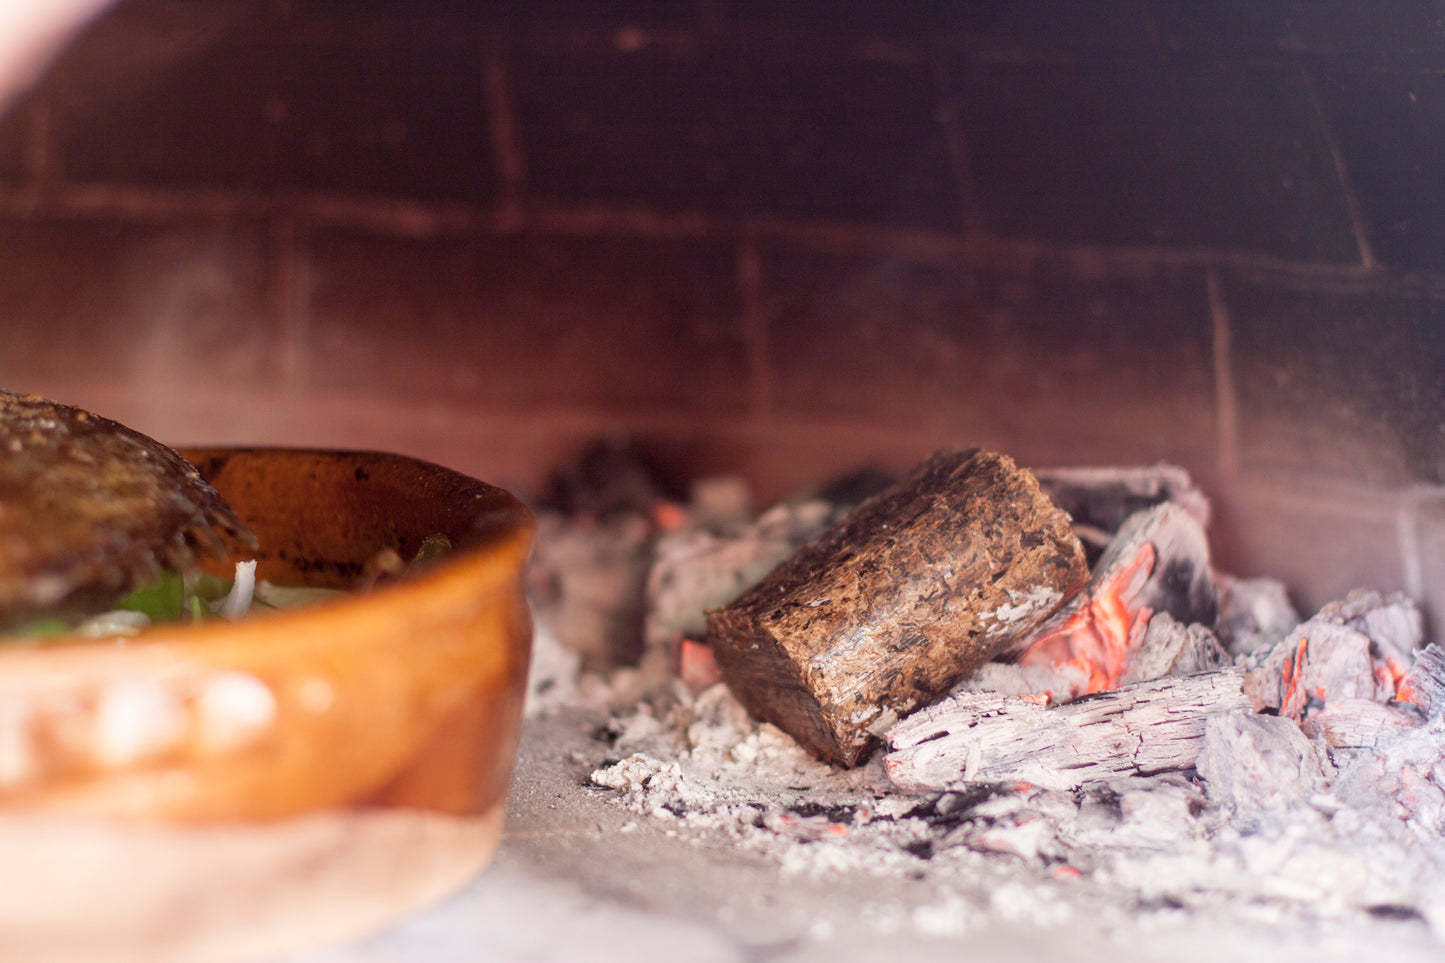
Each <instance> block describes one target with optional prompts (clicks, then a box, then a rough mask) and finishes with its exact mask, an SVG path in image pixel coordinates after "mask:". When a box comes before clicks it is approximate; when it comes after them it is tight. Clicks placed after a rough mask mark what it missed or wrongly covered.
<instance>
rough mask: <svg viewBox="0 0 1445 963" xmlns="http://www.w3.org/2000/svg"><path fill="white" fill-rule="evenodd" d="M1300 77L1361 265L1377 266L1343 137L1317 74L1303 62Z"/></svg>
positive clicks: (1367, 267) (1368, 267)
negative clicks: (1338, 133) (1342, 146)
mask: <svg viewBox="0 0 1445 963" xmlns="http://www.w3.org/2000/svg"><path fill="white" fill-rule="evenodd" d="M1300 78H1301V80H1302V82H1303V83H1304V88H1305V94H1306V95H1307V96H1308V97H1309V99H1310V106H1311V107H1313V108H1314V112H1315V120H1316V121H1317V122H1318V123H1319V125H1320V131H1321V133H1322V135H1323V136H1324V139H1325V143H1326V144H1327V145H1328V146H1329V149H1330V160H1331V162H1332V163H1333V164H1334V168H1335V179H1336V180H1337V181H1339V185H1340V192H1341V193H1342V194H1343V195H1344V198H1345V210H1346V212H1347V213H1348V214H1349V216H1350V230H1351V231H1353V232H1354V235H1355V247H1356V248H1357V249H1358V250H1359V252H1360V264H1361V265H1362V266H1364V267H1365V268H1366V269H1370V268H1374V267H1375V266H1376V264H1377V262H1376V261H1375V249H1374V247H1372V246H1371V244H1370V232H1369V230H1368V228H1367V227H1366V225H1365V213H1364V209H1363V208H1362V207H1361V206H1360V198H1359V195H1358V194H1356V193H1355V185H1354V182H1353V181H1352V180H1351V179H1350V170H1349V166H1348V165H1347V164H1346V163H1345V153H1344V151H1342V150H1341V149H1340V140H1339V138H1338V137H1336V136H1335V127H1334V124H1332V123H1330V116H1329V113H1328V112H1327V111H1326V110H1325V103H1324V100H1323V99H1322V98H1321V97H1320V91H1319V85H1318V84H1316V83H1315V79H1314V76H1313V75H1312V74H1311V73H1310V70H1309V67H1307V66H1306V65H1304V64H1301V65H1300Z"/></svg>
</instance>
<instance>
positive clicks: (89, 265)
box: [0, 220, 283, 391]
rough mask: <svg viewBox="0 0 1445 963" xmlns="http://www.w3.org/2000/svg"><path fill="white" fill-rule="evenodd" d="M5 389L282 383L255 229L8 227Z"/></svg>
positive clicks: (1, 283)
mask: <svg viewBox="0 0 1445 963" xmlns="http://www.w3.org/2000/svg"><path fill="white" fill-rule="evenodd" d="M0 251H3V252H4V256H3V257H0V305H3V306H4V307H3V310H4V315H5V321H4V336H3V338H4V348H3V350H0V384H4V385H5V386H6V387H9V388H12V389H17V390H20V389H28V388H30V387H31V386H32V385H38V384H39V383H42V382H46V381H48V380H50V379H56V378H63V377H72V376H76V375H81V376H86V375H88V376H90V377H93V378H95V379H96V380H112V379H115V378H117V377H125V378H134V379H137V380H140V381H148V382H153V383H156V384H157V385H159V386H165V385H172V386H176V387H177V390H191V389H193V388H194V387H195V386H197V385H208V384H213V383H218V382H230V383H234V384H244V385H247V386H249V387H251V388H252V389H253V390H256V391H264V390H267V389H269V388H274V387H275V386H276V385H277V384H278V382H279V377H280V374H279V369H278V364H277V357H278V346H279V344H280V343H281V341H282V338H283V334H282V332H281V330H280V324H279V322H278V321H277V320H276V319H275V318H273V317H272V316H271V313H270V306H269V305H268V303H267V291H268V285H269V283H270V279H269V272H270V267H269V265H268V258H269V251H268V248H267V244H266V236H265V234H264V233H263V232H262V231H261V230H260V229H259V227H258V226H257V225H249V226H248V225H243V224H226V225H214V224H212V225H206V224H200V225H197V224H190V225H186V224H173V225H166V226H145V225H136V224H124V223H117V222H113V221H107V222H97V221H60V220H50V221H39V222H36V221H8V222H5V221H0Z"/></svg>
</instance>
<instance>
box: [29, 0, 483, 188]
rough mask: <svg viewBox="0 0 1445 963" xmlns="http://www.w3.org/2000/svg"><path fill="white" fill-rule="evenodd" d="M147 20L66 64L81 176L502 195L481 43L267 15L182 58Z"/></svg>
mask: <svg viewBox="0 0 1445 963" xmlns="http://www.w3.org/2000/svg"><path fill="white" fill-rule="evenodd" d="M126 6H129V5H126ZM144 13H146V11H145V9H144V8H142V9H141V10H140V11H139V12H137V13H136V14H135V15H134V16H132V17H131V18H130V19H122V20H120V21H119V22H108V23H107V24H106V25H105V28H104V29H99V30H98V31H97V32H96V34H95V35H93V36H89V37H87V38H86V41H85V43H83V44H81V45H79V47H78V49H77V50H76V51H74V52H73V53H72V55H71V56H70V57H67V59H66V61H65V63H64V65H63V67H64V71H65V79H66V83H65V85H64V87H63V90H64V91H65V96H64V98H63V99H62V100H61V102H60V107H61V110H60V112H59V114H58V123H57V141H58V144H59V158H60V163H61V165H62V168H63V172H64V174H65V176H66V177H68V178H70V179H72V180H78V181H86V182H109V183H133V184H146V185H159V186H164V187H180V188H185V187H201V188H241V189H256V190H265V191H285V190H318V191H340V192H355V193H361V194H380V195H398V196H404V197H414V198H420V199H427V200H456V201H465V202H474V203H487V202H489V201H490V200H491V199H492V198H493V197H494V196H495V192H496V185H495V176H494V172H493V168H492V146H491V133H490V119H489V115H488V110H487V106H486V104H487V101H486V96H485V92H484V80H483V74H484V67H483V60H482V54H481V52H480V47H481V44H480V42H479V40H478V36H477V34H476V33H474V32H468V31H466V30H458V31H456V32H450V33H449V32H445V31H443V30H440V29H438V28H437V27H436V25H435V22H434V21H432V20H426V19H423V20H421V21H420V22H419V23H418V24H416V25H412V26H411V28H409V29H402V28H401V27H398V28H397V29H394V30H391V29H382V27H385V24H382V25H381V27H378V26H376V25H374V24H373V25H371V26H370V27H368V26H367V25H366V24H364V23H360V24H331V25H329V26H328V25H327V24H325V23H322V24H320V25H319V26H318V25H316V24H314V23H313V24H310V29H305V30H302V29H299V28H296V27H294V26H292V25H287V24H280V23H270V22H264V21H263V22H260V23H257V22H254V18H253V20H245V21H243V23H242V26H241V27H239V28H222V27H217V26H214V25H212V26H210V27H208V28H204V29H203V28H201V27H197V28H194V29H192V30H191V31H190V32H188V33H182V34H181V35H180V36H181V37H182V38H183V40H179V41H177V42H174V43H172V44H171V45H169V46H167V44H166V42H165V41H166V34H165V25H164V24H163V23H158V22H155V20H154V18H152V17H147V16H143V15H142V14H144ZM114 19H115V18H112V20H114ZM428 24H430V25H431V26H430V28H428V27H427V25H428ZM343 27H345V29H343ZM132 49H136V50H139V51H150V54H151V55H149V56H141V55H140V54H130V51H131V50H132Z"/></svg>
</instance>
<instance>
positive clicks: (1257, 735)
mask: <svg viewBox="0 0 1445 963" xmlns="http://www.w3.org/2000/svg"><path fill="white" fill-rule="evenodd" d="M1197 768H1198V770H1199V776H1200V778H1201V779H1202V780H1203V781H1204V785H1205V788H1206V791H1207V793H1208V795H1209V800H1210V802H1211V803H1213V804H1214V805H1216V806H1219V807H1221V808H1223V809H1224V810H1225V812H1227V813H1229V814H1230V815H1231V817H1232V818H1233V820H1234V821H1235V823H1236V824H1237V825H1242V826H1245V827H1249V826H1254V825H1257V824H1259V823H1260V822H1261V821H1263V820H1265V819H1267V818H1268V817H1270V816H1272V815H1276V814H1278V813H1280V812H1282V811H1284V810H1287V809H1289V808H1290V807H1291V806H1294V805H1296V804H1299V803H1302V802H1304V801H1305V800H1307V799H1309V798H1310V797H1311V796H1312V795H1314V794H1315V793H1318V792H1321V791H1323V790H1324V789H1325V788H1326V787H1327V786H1328V785H1329V782H1330V780H1331V778H1332V777H1333V776H1334V765H1333V764H1332V763H1331V762H1330V759H1329V756H1328V754H1327V753H1326V752H1325V749H1324V746H1323V745H1322V744H1320V743H1318V742H1315V741H1313V740H1311V739H1309V738H1308V737H1307V736H1305V734H1304V733H1303V732H1301V731H1300V729H1299V726H1297V725H1295V724H1294V723H1293V722H1291V721H1290V720H1288V719H1285V718H1282V717H1280V716H1270V715H1259V714H1256V713H1254V712H1251V711H1248V710H1240V711H1236V712H1229V713H1222V714H1220V715H1218V716H1215V717H1214V718H1212V719H1210V720H1209V721H1208V722H1207V723H1206V725H1205V728H1204V740H1203V745H1202V747H1201V750H1200V753H1199V759H1198V764H1197Z"/></svg>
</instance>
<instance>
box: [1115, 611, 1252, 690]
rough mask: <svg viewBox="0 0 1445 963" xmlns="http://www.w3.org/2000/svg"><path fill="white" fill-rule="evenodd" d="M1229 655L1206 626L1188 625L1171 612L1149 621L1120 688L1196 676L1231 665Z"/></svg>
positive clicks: (1196, 623)
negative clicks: (1196, 674) (1164, 679)
mask: <svg viewBox="0 0 1445 963" xmlns="http://www.w3.org/2000/svg"><path fill="white" fill-rule="evenodd" d="M1230 662H1231V660H1230V657H1229V653H1228V652H1226V651H1224V646H1222V645H1220V643H1219V639H1218V638H1216V637H1215V635H1214V633H1213V632H1211V631H1209V629H1207V628H1205V627H1204V626H1203V625H1200V624H1199V623H1198V622H1195V623H1193V624H1190V625H1185V624H1183V623H1181V622H1179V621H1178V620H1176V619H1175V618H1174V617H1173V616H1172V615H1170V614H1169V613H1168V612H1158V613H1155V615H1154V616H1153V617H1152V618H1150V619H1149V628H1148V629H1146V630H1145V632H1144V639H1143V641H1142V642H1140V643H1139V644H1138V645H1137V646H1135V647H1134V649H1133V651H1131V652H1130V653H1129V658H1128V661H1127V662H1126V663H1125V667H1124V674H1123V675H1122V676H1121V677H1120V678H1119V684H1120V685H1131V684H1133V683H1135V682H1149V681H1150V680H1153V679H1162V678H1164V677H1165V676H1170V675H1192V674H1193V673H1195V672H1207V671H1208V670H1210V669H1217V668H1219V667H1220V666H1224V665H1228V664H1230Z"/></svg>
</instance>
